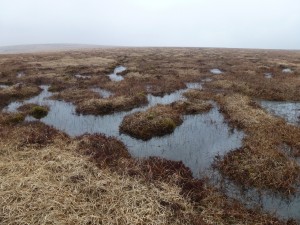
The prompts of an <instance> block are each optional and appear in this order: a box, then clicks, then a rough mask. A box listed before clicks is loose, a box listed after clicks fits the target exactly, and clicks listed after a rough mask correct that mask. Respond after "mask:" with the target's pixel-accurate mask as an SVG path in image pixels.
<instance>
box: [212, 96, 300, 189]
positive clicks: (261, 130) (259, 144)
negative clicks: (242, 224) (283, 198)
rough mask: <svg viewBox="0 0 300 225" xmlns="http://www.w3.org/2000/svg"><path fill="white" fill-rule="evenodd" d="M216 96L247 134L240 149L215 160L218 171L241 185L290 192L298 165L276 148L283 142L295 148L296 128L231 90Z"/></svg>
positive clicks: (299, 176) (298, 177)
mask: <svg viewBox="0 0 300 225" xmlns="http://www.w3.org/2000/svg"><path fill="white" fill-rule="evenodd" d="M218 99H219V100H218V102H219V103H220V105H221V110H222V112H224V113H225V115H226V117H227V119H228V120H229V122H230V123H231V124H232V125H233V126H236V127H239V128H242V129H243V130H244V131H245V132H246V134H247V136H246V138H245V139H244V141H243V147H242V148H241V149H239V150H235V151H231V152H230V153H228V154H227V155H225V157H224V159H221V160H218V161H217V162H216V166H217V167H218V168H219V169H220V171H221V173H223V174H224V175H226V176H228V177H230V178H231V179H233V180H235V181H237V182H239V183H241V184H243V185H244V186H245V187H247V186H255V187H258V188H263V189H271V190H274V191H277V192H281V193H285V194H288V195H289V194H292V193H294V192H295V191H296V186H297V185H298V184H299V183H300V173H299V172H300V167H299V165H298V164H297V163H296V161H295V160H292V159H290V158H289V157H287V155H286V154H284V153H283V152H282V151H279V150H278V149H279V146H280V145H282V144H283V143H288V145H289V146H291V147H293V148H295V149H299V146H300V145H299V140H300V129H299V128H298V127H294V126H292V125H288V124H287V123H286V122H285V121H283V120H282V119H280V118H277V117H274V116H271V115H270V114H268V113H267V112H265V111H264V110H263V109H261V108H260V107H259V106H258V105H257V104H255V103H253V102H252V101H251V99H250V98H249V97H246V96H243V95H239V94H233V95H225V96H221V95H219V98H218Z"/></svg>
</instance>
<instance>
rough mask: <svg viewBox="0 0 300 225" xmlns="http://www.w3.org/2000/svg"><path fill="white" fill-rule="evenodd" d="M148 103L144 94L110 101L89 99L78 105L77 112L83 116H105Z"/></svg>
mask: <svg viewBox="0 0 300 225" xmlns="http://www.w3.org/2000/svg"><path fill="white" fill-rule="evenodd" d="M147 102H148V99H147V96H146V95H145V94H144V93H137V94H135V95H133V96H113V97H110V98H108V99H100V98H97V99H96V98H95V99H89V100H85V101H81V102H79V103H78V104H77V107H76V112H78V113H82V114H92V115H104V114H111V113H114V112H120V111H129V110H131V109H133V108H136V107H139V106H142V105H145V104H146V103H147Z"/></svg>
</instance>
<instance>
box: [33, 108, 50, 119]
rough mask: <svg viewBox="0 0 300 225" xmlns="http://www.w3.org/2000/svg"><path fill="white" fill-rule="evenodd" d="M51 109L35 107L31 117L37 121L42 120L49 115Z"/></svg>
mask: <svg viewBox="0 0 300 225" xmlns="http://www.w3.org/2000/svg"><path fill="white" fill-rule="evenodd" d="M48 111H49V109H48V108H47V107H45V106H34V107H33V108H32V109H31V111H30V115H31V116H33V117H34V118H36V119H41V118H43V117H45V116H47V115H48Z"/></svg>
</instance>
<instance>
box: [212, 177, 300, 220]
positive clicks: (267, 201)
mask: <svg viewBox="0 0 300 225" xmlns="http://www.w3.org/2000/svg"><path fill="white" fill-rule="evenodd" d="M212 174H213V175H212ZM210 176H211V177H213V178H212V179H211V180H212V183H214V185H215V186H216V187H218V188H220V189H221V190H223V191H224V193H225V194H226V195H227V196H229V197H232V198H235V199H237V200H239V201H241V202H243V203H244V205H245V206H246V207H248V208H253V207H257V206H259V207H260V208H262V209H263V210H265V211H267V212H270V213H273V214H276V215H278V216H280V217H281V218H283V219H291V218H293V219H295V220H296V221H297V222H298V223H300V193H298V194H297V195H296V196H293V197H291V198H290V199H287V198H284V197H282V196H278V195H275V194H272V193H270V192H267V191H257V190H256V189H251V188H250V189H242V188H241V187H239V186H237V185H236V184H234V183H233V182H231V181H229V180H228V179H225V178H222V176H221V175H220V174H219V173H218V172H217V171H212V172H211V175H210Z"/></svg>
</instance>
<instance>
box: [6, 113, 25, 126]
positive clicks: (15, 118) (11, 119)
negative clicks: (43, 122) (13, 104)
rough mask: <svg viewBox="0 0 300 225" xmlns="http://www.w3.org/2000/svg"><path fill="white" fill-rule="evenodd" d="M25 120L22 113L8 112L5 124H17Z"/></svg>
mask: <svg viewBox="0 0 300 225" xmlns="http://www.w3.org/2000/svg"><path fill="white" fill-rule="evenodd" d="M24 120H25V116H24V114H22V113H14V114H9V115H8V116H7V118H6V122H5V123H6V124H11V125H14V124H18V123H21V122H23V121H24Z"/></svg>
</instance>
